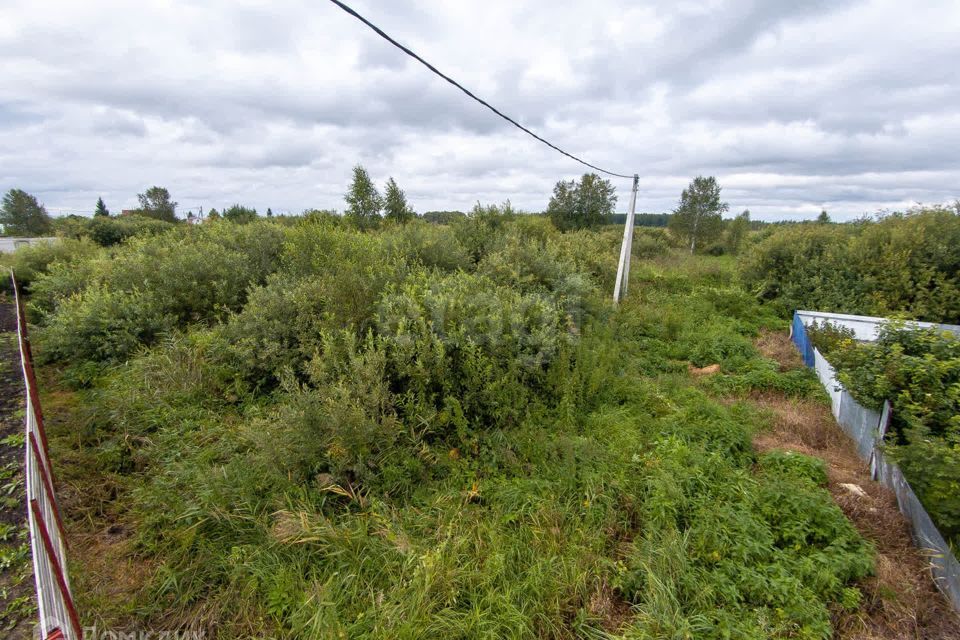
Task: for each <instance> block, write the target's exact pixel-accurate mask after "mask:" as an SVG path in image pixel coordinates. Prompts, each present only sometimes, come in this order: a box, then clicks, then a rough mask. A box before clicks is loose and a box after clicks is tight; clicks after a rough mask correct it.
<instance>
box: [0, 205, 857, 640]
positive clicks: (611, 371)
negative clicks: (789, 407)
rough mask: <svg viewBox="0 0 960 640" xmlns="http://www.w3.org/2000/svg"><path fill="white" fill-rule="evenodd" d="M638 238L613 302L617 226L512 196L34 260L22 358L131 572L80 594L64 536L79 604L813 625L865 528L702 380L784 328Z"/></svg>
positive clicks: (360, 620) (335, 632)
mask: <svg viewBox="0 0 960 640" xmlns="http://www.w3.org/2000/svg"><path fill="white" fill-rule="evenodd" d="M636 238H637V242H636V244H635V253H636V255H637V257H638V262H637V263H636V265H635V267H634V269H633V271H632V277H633V279H634V283H633V285H632V288H631V291H632V292H633V291H636V292H637V295H632V296H631V297H630V298H629V299H628V300H627V301H626V302H625V303H623V304H621V305H620V307H619V308H613V307H611V306H610V305H609V302H608V298H609V290H610V287H611V286H612V282H611V281H612V278H613V274H614V273H615V265H616V256H617V248H618V242H619V232H618V231H617V230H616V229H609V230H601V231H588V230H583V231H576V232H570V233H560V232H559V231H557V230H556V229H555V228H554V226H553V225H552V224H551V223H550V221H549V220H547V219H545V218H541V217H532V216H518V215H516V214H515V213H514V212H513V211H512V210H511V208H510V207H509V205H507V206H503V207H480V206H478V207H477V208H476V209H475V210H474V212H473V213H472V214H471V215H470V216H468V217H464V218H459V219H456V220H455V221H454V223H453V224H452V225H450V226H446V225H436V224H428V223H425V222H412V223H410V224H407V225H404V226H399V225H398V226H387V227H384V228H381V229H379V230H376V231H371V230H367V231H363V230H359V229H357V228H356V226H355V225H352V224H349V223H347V222H343V221H341V220H339V219H337V218H332V217H329V216H311V217H308V218H306V219H304V220H302V221H301V222H300V223H299V224H293V225H280V224H276V223H272V222H268V221H264V220H263V219H261V220H260V221H255V222H251V223H250V224H245V225H235V224H231V223H229V222H226V221H220V222H208V223H207V224H205V225H203V226H202V227H200V228H186V227H178V228H176V229H175V230H172V231H170V232H168V233H164V234H161V235H156V236H143V237H136V238H133V239H131V240H128V241H126V242H125V243H123V244H121V245H119V246H114V247H110V248H99V247H97V246H96V245H95V244H94V243H90V242H85V241H77V242H74V243H66V244H64V245H62V247H61V249H59V251H60V253H59V254H58V255H57V256H56V257H53V258H49V259H46V258H45V259H43V260H35V263H36V264H37V266H36V271H37V273H36V275H34V276H33V278H32V283H31V300H30V311H31V315H32V317H33V318H34V319H35V320H36V322H37V325H38V326H37V328H36V330H35V333H34V335H35V340H36V353H37V356H38V357H39V358H40V359H41V360H42V361H44V362H47V363H49V364H48V366H47V367H46V368H45V371H47V372H48V373H49V372H51V371H58V372H59V373H57V376H58V377H59V378H60V379H61V380H62V381H63V383H64V384H69V385H72V387H73V389H74V390H75V391H74V392H73V393H74V394H76V398H77V406H76V407H75V408H74V409H73V411H74V414H73V417H72V418H71V419H69V420H67V421H66V423H65V424H64V425H62V426H61V427H60V428H59V430H57V429H54V434H53V437H54V442H55V448H56V449H57V450H59V451H61V452H62V455H63V458H62V459H61V461H60V465H59V467H58V471H60V472H61V475H62V476H63V477H64V478H65V480H64V481H66V482H70V483H77V485H78V486H86V487H89V490H88V491H87V495H88V497H87V500H88V502H89V504H87V505H86V506H85V507H84V509H85V511H84V512H85V513H88V514H100V515H92V516H91V517H93V518H94V520H97V519H102V518H105V517H109V518H110V521H111V523H112V524H115V523H119V525H120V526H121V527H123V528H125V529H127V530H129V531H131V532H133V536H134V538H133V544H132V545H130V546H125V547H123V549H124V551H123V553H125V554H128V555H127V556H126V557H127V558H129V557H130V554H132V555H133V556H135V557H136V558H137V564H138V566H148V567H151V570H150V571H149V573H148V574H147V575H145V576H144V579H143V582H142V584H137V585H135V586H134V587H131V588H129V589H128V590H127V591H125V592H124V593H123V594H122V595H121V596H120V597H118V596H117V595H116V592H115V591H112V592H110V593H111V595H110V596H109V597H107V596H105V595H101V594H102V593H106V591H104V588H105V587H104V586H103V585H100V584H99V583H98V581H97V578H96V575H95V574H93V573H87V572H86V570H85V568H84V567H85V565H84V558H83V557H82V555H81V556H79V557H77V560H78V566H77V567H76V570H77V571H79V572H80V573H79V576H78V577H77V582H78V584H80V585H82V588H78V589H77V591H78V593H79V597H80V599H81V610H82V611H83V612H84V614H85V615H86V616H88V617H93V618H95V620H96V621H97V622H99V623H100V625H101V626H102V627H105V628H117V627H119V626H123V625H135V626H137V627H140V628H142V626H143V625H144V624H145V623H148V622H149V623H150V624H151V625H153V626H155V627H156V626H161V627H169V628H178V629H183V628H187V627H191V626H192V627H194V628H200V627H202V628H204V629H206V630H207V631H208V632H209V633H211V634H215V635H216V636H217V637H251V636H264V635H268V636H274V637H350V638H397V637H437V636H450V637H458V638H460V637H462V638H474V637H477V638H478V637H506V638H511V637H513V638H524V637H539V638H573V637H622V638H659V637H697V638H728V637H756V638H770V637H781V638H827V637H830V634H831V611H832V610H835V609H836V608H838V607H847V608H850V609H855V608H857V607H858V606H859V592H858V590H857V588H856V580H857V579H858V578H860V577H862V576H864V575H866V574H867V573H869V572H870V571H871V570H872V552H871V549H870V548H869V545H867V544H866V543H865V542H864V541H863V540H862V539H861V538H860V536H859V535H858V534H857V533H856V531H855V530H854V529H853V527H852V526H851V525H850V523H849V522H848V521H847V520H846V519H845V518H844V516H843V515H842V513H841V512H840V511H839V509H838V508H837V507H836V506H835V504H834V503H833V502H832V500H831V498H830V496H829V494H828V493H827V492H826V490H825V489H824V488H823V485H824V473H823V469H822V465H821V464H820V463H819V462H818V461H816V460H814V459H812V458H806V457H804V456H800V455H796V454H785V453H779V452H770V453H767V454H764V455H757V454H756V453H755V452H754V450H753V448H752V446H751V437H752V435H753V432H754V431H755V429H757V428H759V427H760V425H762V424H763V419H762V417H761V416H760V415H759V414H757V413H756V412H755V411H754V410H753V409H751V408H750V406H749V405H747V404H741V403H737V402H734V403H733V404H730V403H729V402H720V401H719V398H720V396H723V397H731V394H732V396H734V397H735V395H736V394H738V393H742V392H746V391H749V390H752V389H757V390H763V389H779V390H782V391H784V392H786V393H790V394H794V395H809V394H818V393H821V392H820V391H819V390H818V389H817V385H816V381H815V380H814V379H813V377H812V376H811V374H810V373H809V372H806V371H800V372H786V373H783V372H780V371H779V370H778V368H777V366H776V363H774V362H772V361H770V360H766V359H765V358H763V357H761V356H760V354H759V353H758V352H757V351H756V349H755V348H754V346H753V344H752V337H753V336H754V335H755V334H756V332H757V331H758V330H759V329H760V328H762V327H771V326H778V327H779V326H781V325H782V324H783V323H782V321H779V320H777V319H776V318H775V317H774V316H772V315H770V314H769V313H767V312H765V311H764V310H763V309H762V308H760V307H758V305H757V303H756V302H755V301H754V300H752V299H751V297H750V296H748V295H746V294H744V293H743V292H742V291H741V290H740V289H739V287H738V286H737V284H736V282H735V280H734V276H733V268H732V265H733V263H732V262H730V261H729V259H728V258H715V257H700V256H692V257H691V256H686V257H684V256H681V254H680V253H679V252H678V251H677V250H676V249H675V248H674V246H673V240H671V239H670V238H669V237H668V236H667V235H666V234H665V233H663V232H662V231H660V230H649V231H647V232H641V231H640V230H638V232H637V236H636ZM47 251H50V249H47ZM17 259H19V258H17ZM714 363H716V364H719V365H720V366H721V369H722V373H721V374H719V375H717V376H715V377H713V378H712V379H710V380H708V381H702V382H696V381H694V380H692V379H691V378H690V377H689V376H688V374H687V367H688V366H689V365H691V364H692V365H695V366H704V365H708V364H714ZM104 487H109V488H110V489H109V491H104V490H103V488H104ZM105 514H110V515H109V516H106V515H105ZM98 526H101V527H102V526H103V523H101V524H100V525H98ZM120 559H121V558H115V559H113V561H117V560H120Z"/></svg>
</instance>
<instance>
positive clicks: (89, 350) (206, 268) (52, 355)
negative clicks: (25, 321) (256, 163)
mask: <svg viewBox="0 0 960 640" xmlns="http://www.w3.org/2000/svg"><path fill="white" fill-rule="evenodd" d="M256 226H258V225H247V226H243V227H241V226H236V225H227V224H222V225H211V227H210V228H204V229H202V230H200V229H189V230H188V231H189V233H183V234H173V233H171V234H163V235H158V236H154V237H137V238H133V239H131V240H130V241H128V242H127V243H125V244H124V245H123V246H121V247H120V248H118V249H117V250H116V252H115V253H114V255H113V257H112V259H111V260H97V261H96V262H91V263H88V264H87V265H85V266H84V275H85V277H86V278H87V280H86V284H85V287H84V288H83V289H81V290H77V285H78V284H79V283H78V282H77V281H76V280H75V279H74V278H73V277H71V276H69V275H68V274H66V273H65V271H63V270H61V271H58V272H56V273H52V274H50V279H49V282H48V283H44V284H43V285H42V286H41V289H42V290H43V292H44V296H43V298H42V299H41V301H40V302H41V306H39V307H38V309H39V310H40V311H41V312H43V313H44V315H43V316H42V318H41V322H42V325H43V327H42V329H41V331H40V334H39V337H40V344H41V345H43V346H44V348H45V352H44V357H45V358H47V359H48V360H60V359H62V360H67V361H73V362H74V364H79V361H81V360H91V361H110V360H116V359H123V358H124V357H126V356H127V355H129V354H131V353H132V352H133V351H134V350H135V349H136V347H137V346H138V345H140V344H150V343H151V342H152V341H153V340H154V339H155V338H156V337H158V336H159V335H160V334H161V333H163V332H165V331H168V330H170V329H172V328H174V327H177V326H179V325H182V324H188V323H195V322H211V321H215V320H218V319H222V318H224V317H226V315H227V314H228V313H229V312H230V311H231V310H236V309H239V308H240V307H241V306H242V305H243V303H244V302H245V301H246V296H247V292H248V289H249V287H250V286H252V285H256V284H258V283H262V282H264V281H265V279H266V278H267V276H268V275H269V273H270V272H271V271H272V270H274V269H276V267H277V265H278V262H279V252H280V248H281V246H282V244H281V243H282V240H283V232H282V231H281V230H280V229H279V228H277V227H274V226H273V225H269V224H265V225H263V226H262V227H261V229H260V230H259V231H253V230H252V229H253V228H254V227H256ZM74 292H75V293H74ZM71 293H72V294H73V295H70V294H71ZM68 295H69V296H70V297H65V296H68ZM58 299H59V300H62V301H63V302H61V303H59V304H57V303H56V301H57V300H58ZM127 304H129V305H130V308H129V309H128V308H126V305H127ZM137 323H140V324H139V325H138V324H137ZM78 327H79V328H78ZM71 333H73V334H74V337H73V338H71V337H70V334H71ZM108 342H110V343H109V344H108Z"/></svg>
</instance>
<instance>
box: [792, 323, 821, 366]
mask: <svg viewBox="0 0 960 640" xmlns="http://www.w3.org/2000/svg"><path fill="white" fill-rule="evenodd" d="M790 333H791V338H792V339H793V344H795V345H797V349H799V350H800V355H802V356H803V363H804V364H805V365H807V366H808V367H810V368H811V369H812V368H813V367H814V365H815V364H816V360H815V359H814V357H813V345H812V344H811V343H810V338H809V337H808V336H807V328H806V327H805V326H803V321H802V320H801V319H800V314H799V313H797V312H796V311H795V312H794V313H793V328H792V331H791V332H790Z"/></svg>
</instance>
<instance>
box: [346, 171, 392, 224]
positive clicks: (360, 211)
mask: <svg viewBox="0 0 960 640" xmlns="http://www.w3.org/2000/svg"><path fill="white" fill-rule="evenodd" d="M344 199H345V200H346V201H347V211H346V217H347V219H348V220H351V221H352V222H353V223H354V224H355V225H356V226H357V227H359V228H361V229H363V228H367V227H371V226H376V224H377V221H378V220H380V211H381V210H382V209H383V198H382V197H381V196H380V192H379V191H377V187H376V185H375V184H373V180H371V179H370V174H369V173H367V170H366V169H364V168H363V167H362V166H360V165H357V166H355V167H354V168H353V182H351V183H350V190H349V191H348V192H347V195H346V196H344Z"/></svg>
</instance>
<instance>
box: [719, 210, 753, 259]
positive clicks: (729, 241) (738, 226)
mask: <svg viewBox="0 0 960 640" xmlns="http://www.w3.org/2000/svg"><path fill="white" fill-rule="evenodd" d="M749 233H750V212H749V211H744V212H743V213H741V214H740V215H738V216H737V217H736V218H734V219H733V220H731V221H730V222H728V223H727V228H726V230H725V231H724V238H723V244H724V249H725V250H726V252H727V253H732V254H734V255H736V254H738V253H740V250H741V249H742V248H743V245H744V243H745V242H746V240H747V236H748V235H749Z"/></svg>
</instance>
